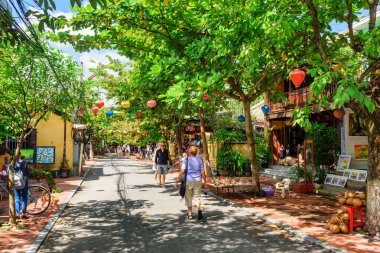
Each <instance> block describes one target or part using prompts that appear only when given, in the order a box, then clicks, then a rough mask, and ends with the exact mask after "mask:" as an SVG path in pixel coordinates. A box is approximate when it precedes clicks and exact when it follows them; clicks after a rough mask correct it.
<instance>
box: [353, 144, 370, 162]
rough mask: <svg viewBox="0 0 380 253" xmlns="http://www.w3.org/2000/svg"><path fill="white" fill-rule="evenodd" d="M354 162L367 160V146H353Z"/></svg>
mask: <svg viewBox="0 0 380 253" xmlns="http://www.w3.org/2000/svg"><path fill="white" fill-rule="evenodd" d="M354 154H355V156H354V158H355V160H367V158H368V144H360V145H354Z"/></svg>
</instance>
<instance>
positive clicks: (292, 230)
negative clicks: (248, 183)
mask: <svg viewBox="0 0 380 253" xmlns="http://www.w3.org/2000/svg"><path fill="white" fill-rule="evenodd" d="M203 193H205V194H207V195H209V196H211V197H214V198H217V199H219V200H221V201H222V202H227V203H228V204H230V205H231V206H235V207H239V208H241V209H242V210H244V211H245V212H247V213H249V214H251V215H253V216H256V217H258V218H260V219H262V220H264V221H266V222H268V223H271V224H274V225H276V226H279V227H281V228H283V229H284V230H286V231H288V232H289V233H292V234H293V235H295V236H298V237H300V238H301V239H302V240H306V241H309V242H311V243H313V244H315V245H318V246H320V247H323V248H325V249H327V250H329V251H330V252H336V253H348V252H347V251H346V250H343V249H340V248H337V247H335V246H332V245H330V244H329V243H327V242H323V241H321V240H319V239H317V238H315V237H312V236H310V235H308V234H306V233H304V232H301V231H299V230H297V229H295V228H293V227H291V226H289V225H285V224H283V223H282V222H280V221H278V220H275V219H272V218H269V217H267V216H266V215H265V214H263V213H260V212H255V211H253V210H252V209H251V208H248V207H245V206H243V205H241V204H238V203H236V202H233V201H231V200H229V199H225V198H223V197H220V196H218V195H216V194H215V193H213V192H211V191H209V190H204V189H203Z"/></svg>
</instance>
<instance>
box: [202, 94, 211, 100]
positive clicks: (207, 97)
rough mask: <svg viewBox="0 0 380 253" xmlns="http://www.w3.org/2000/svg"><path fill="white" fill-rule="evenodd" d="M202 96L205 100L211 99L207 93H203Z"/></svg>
mask: <svg viewBox="0 0 380 253" xmlns="http://www.w3.org/2000/svg"><path fill="white" fill-rule="evenodd" d="M202 98H203V100H205V101H209V100H210V97H209V96H207V95H203V96H202Z"/></svg>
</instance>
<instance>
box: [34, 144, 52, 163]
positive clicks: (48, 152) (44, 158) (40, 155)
mask: <svg viewBox="0 0 380 253" xmlns="http://www.w3.org/2000/svg"><path fill="white" fill-rule="evenodd" d="M54 163H55V147H36V164H54Z"/></svg>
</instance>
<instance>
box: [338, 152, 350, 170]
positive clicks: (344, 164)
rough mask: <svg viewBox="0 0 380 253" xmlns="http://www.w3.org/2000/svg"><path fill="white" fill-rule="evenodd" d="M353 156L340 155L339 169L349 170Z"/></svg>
mask: <svg viewBox="0 0 380 253" xmlns="http://www.w3.org/2000/svg"><path fill="white" fill-rule="evenodd" d="M350 161H351V156H350V155H340V156H339V160H338V169H337V170H338V171H343V172H344V171H345V170H348V168H349V167H350Z"/></svg>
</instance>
